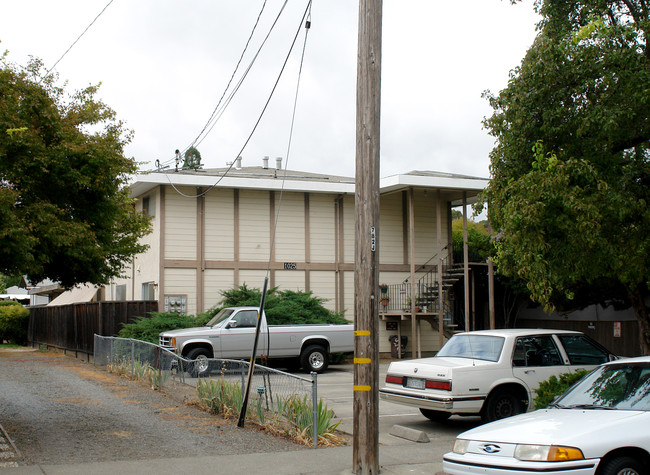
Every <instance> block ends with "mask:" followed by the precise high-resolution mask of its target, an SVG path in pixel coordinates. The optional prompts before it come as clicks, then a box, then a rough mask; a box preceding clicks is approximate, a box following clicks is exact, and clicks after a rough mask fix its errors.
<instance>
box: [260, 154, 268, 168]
mask: <svg viewBox="0 0 650 475" xmlns="http://www.w3.org/2000/svg"><path fill="white" fill-rule="evenodd" d="M262 163H263V165H262V168H264V170H268V168H269V157H268V155H267V156H266V157H264V158H263V159H262Z"/></svg>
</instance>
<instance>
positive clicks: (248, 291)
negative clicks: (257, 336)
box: [222, 284, 350, 325]
mask: <svg viewBox="0 0 650 475" xmlns="http://www.w3.org/2000/svg"><path fill="white" fill-rule="evenodd" d="M222 295H223V297H224V299H223V302H222V307H239V306H254V307H255V306H257V307H258V306H259V305H260V300H261V298H262V291H261V290H260V289H257V288H248V286H247V285H246V284H243V285H241V286H239V287H238V288H236V289H231V290H226V291H224V292H222ZM323 303H325V299H322V298H319V297H314V295H313V293H312V292H303V291H294V290H278V288H277V287H273V288H272V289H269V290H268V291H267V294H266V299H265V301H264V313H265V314H266V318H267V319H268V323H269V325H292V324H304V323H341V324H342V323H350V322H348V321H347V320H346V319H345V318H344V317H343V315H341V314H339V313H335V312H332V311H330V310H328V309H327V308H325V307H324V306H323Z"/></svg>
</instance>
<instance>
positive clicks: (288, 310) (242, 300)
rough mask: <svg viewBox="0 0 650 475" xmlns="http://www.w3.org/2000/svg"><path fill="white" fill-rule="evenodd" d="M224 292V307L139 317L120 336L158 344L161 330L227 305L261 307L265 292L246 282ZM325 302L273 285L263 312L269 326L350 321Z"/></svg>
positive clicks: (205, 317) (196, 322)
mask: <svg viewBox="0 0 650 475" xmlns="http://www.w3.org/2000/svg"><path fill="white" fill-rule="evenodd" d="M221 295H222V296H223V301H222V306H221V307H213V308H211V309H210V310H208V311H207V312H205V313H200V314H198V315H197V316H193V315H183V314H180V313H165V312H151V317H139V318H138V319H136V321H135V322H133V323H125V324H123V325H122V329H121V330H120V332H119V333H118V336H120V337H122V338H133V339H136V340H143V341H148V342H150V343H158V334H159V333H160V332H164V331H168V330H176V329H178V328H189V327H200V326H204V325H205V324H207V323H208V322H209V321H210V319H211V318H212V317H214V316H215V315H216V314H217V313H218V312H219V311H220V310H221V309H222V308H224V307H250V306H252V307H258V306H259V304H260V299H261V297H262V291H261V290H260V289H255V288H250V289H249V288H248V287H247V286H246V284H244V285H241V286H240V287H239V288H237V289H231V290H225V291H223V292H221ZM324 302H325V299H321V298H318V297H314V296H313V295H312V293H311V292H295V291H292V290H283V291H278V290H277V287H274V288H272V289H270V290H269V291H268V293H267V297H266V300H265V305H264V312H265V313H266V318H267V319H268V323H269V325H298V324H306V323H350V322H348V321H347V320H346V319H345V318H344V317H343V314H341V313H335V312H332V311H330V310H328V309H327V308H325V307H324V306H323V303H324Z"/></svg>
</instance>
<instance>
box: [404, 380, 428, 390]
mask: <svg viewBox="0 0 650 475" xmlns="http://www.w3.org/2000/svg"><path fill="white" fill-rule="evenodd" d="M406 387H407V388H413V389H424V387H425V386H424V379H422V378H406Z"/></svg>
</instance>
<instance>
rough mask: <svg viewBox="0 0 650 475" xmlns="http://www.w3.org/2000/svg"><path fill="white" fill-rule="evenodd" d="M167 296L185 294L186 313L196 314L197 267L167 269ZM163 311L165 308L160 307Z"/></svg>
mask: <svg viewBox="0 0 650 475" xmlns="http://www.w3.org/2000/svg"><path fill="white" fill-rule="evenodd" d="M165 283H166V284H165V295H164V296H163V297H165V296H170V295H185V296H186V297H187V300H186V313H187V314H188V315H192V314H196V269H176V268H174V269H169V268H168V269H165ZM160 310H161V311H163V310H164V309H160Z"/></svg>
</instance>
